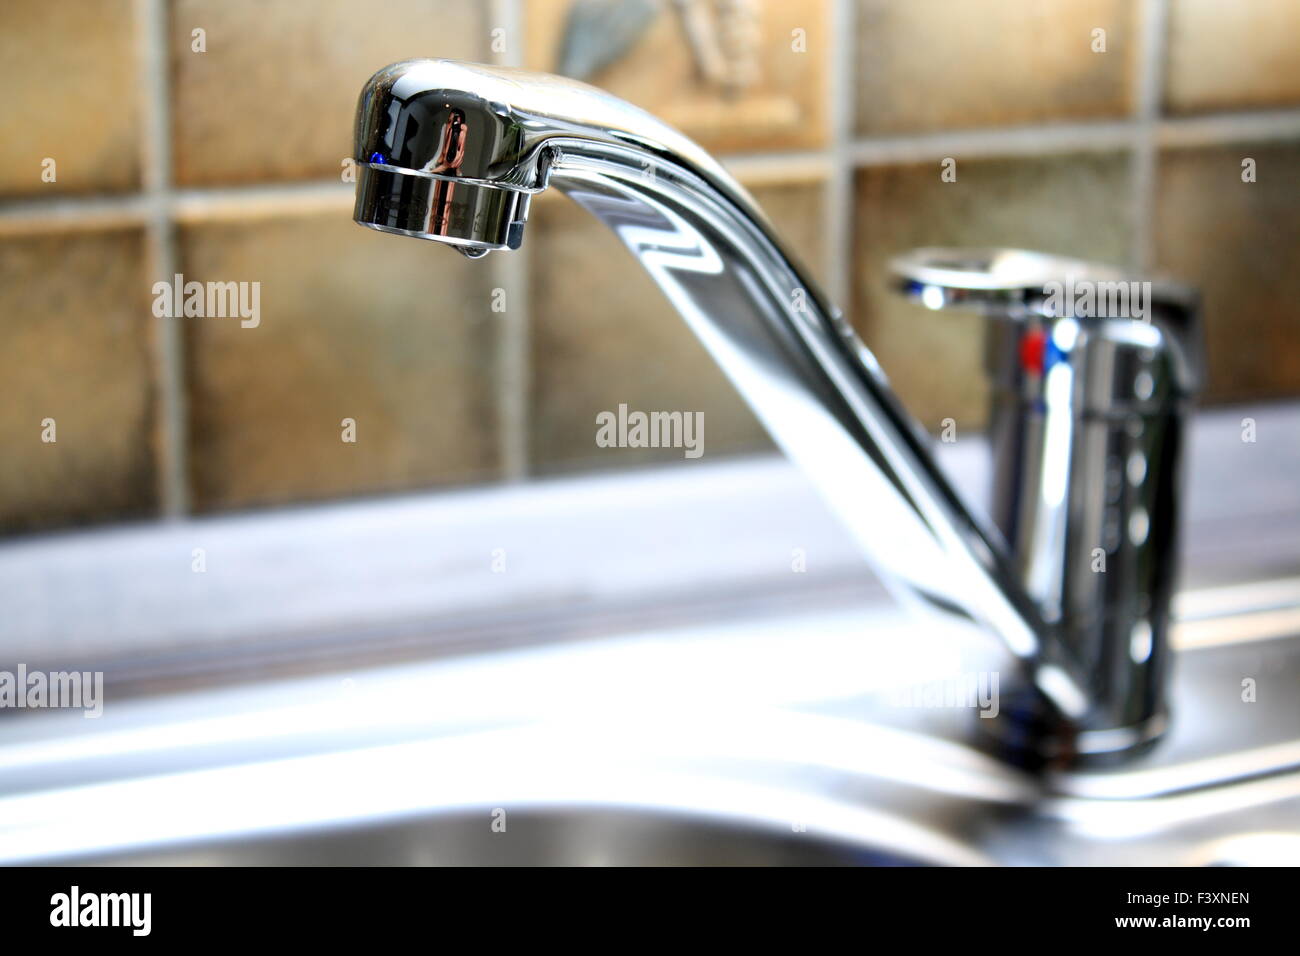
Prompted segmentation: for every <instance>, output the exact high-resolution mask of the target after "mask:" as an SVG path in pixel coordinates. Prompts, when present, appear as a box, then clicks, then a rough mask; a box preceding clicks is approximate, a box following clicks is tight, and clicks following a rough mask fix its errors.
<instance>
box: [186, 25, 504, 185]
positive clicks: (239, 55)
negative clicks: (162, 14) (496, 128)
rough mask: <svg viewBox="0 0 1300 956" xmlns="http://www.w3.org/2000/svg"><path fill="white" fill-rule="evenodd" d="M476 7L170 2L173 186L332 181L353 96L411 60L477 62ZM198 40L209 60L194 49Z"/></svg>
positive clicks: (347, 144)
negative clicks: (199, 34) (199, 37)
mask: <svg viewBox="0 0 1300 956" xmlns="http://www.w3.org/2000/svg"><path fill="white" fill-rule="evenodd" d="M481 6H482V5H481V4H478V3H474V2H473V0H385V2H384V3H382V4H366V3H357V2H355V0H316V2H311V3H303V2H297V3H270V4H268V3H262V2H259V0H176V2H175V3H174V4H173V5H172V16H171V29H170V37H171V62H172V73H173V76H174V87H175V90H174V97H173V100H174V102H173V123H174V125H175V139H176V148H175V160H176V179H177V181H178V182H179V183H181V184H184V185H198V184H212V183H240V182H247V181H258V180H285V179H300V178H325V177H331V176H337V175H339V173H340V170H341V163H342V161H343V159H344V158H345V157H349V156H351V155H352V126H353V122H354V118H355V113H356V105H357V95H358V94H359V93H360V92H361V87H362V85H363V84H364V83H365V81H366V80H367V79H369V77H370V75H371V74H372V73H374V72H375V71H376V70H378V69H380V68H382V67H385V66H387V65H388V64H390V63H393V62H395V61H397V60H403V59H408V58H411V57H422V56H427V57H438V56H443V57H454V58H457V59H466V60H475V59H482V58H483V57H484V56H485V55H486V52H485V50H486V42H487V34H486V30H485V27H484V25H483V24H482V22H481V19H480V16H479V10H480V7H481ZM196 29H201V30H203V31H205V32H204V35H203V42H204V44H205V46H206V52H203V53H196V52H194V51H193V49H192V47H193V45H194V41H193V39H192V38H193V31H194V30H196Z"/></svg>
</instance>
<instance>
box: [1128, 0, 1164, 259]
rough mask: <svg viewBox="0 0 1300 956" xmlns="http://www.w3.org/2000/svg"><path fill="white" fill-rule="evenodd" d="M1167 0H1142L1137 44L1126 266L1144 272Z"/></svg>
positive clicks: (1151, 248)
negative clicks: (1135, 104)
mask: <svg viewBox="0 0 1300 956" xmlns="http://www.w3.org/2000/svg"><path fill="white" fill-rule="evenodd" d="M1168 16H1169V8H1168V3H1167V0H1142V3H1141V6H1140V7H1139V12H1138V17H1139V20H1140V23H1141V27H1140V39H1139V47H1138V53H1137V56H1138V79H1137V135H1136V137H1135V138H1134V141H1133V152H1132V155H1131V156H1130V177H1131V182H1130V183H1129V188H1130V190H1131V193H1130V196H1131V202H1130V220H1129V228H1130V238H1129V266H1130V268H1132V269H1133V270H1134V271H1136V272H1139V273H1143V272H1146V271H1147V270H1149V269H1150V268H1151V267H1152V265H1153V264H1154V261H1155V221H1154V219H1155V206H1156V189H1157V187H1158V183H1157V176H1158V171H1157V166H1158V163H1157V150H1156V130H1157V126H1158V124H1159V121H1160V105H1161V100H1162V99H1163V98H1164V71H1165V30H1166V28H1167V25H1168Z"/></svg>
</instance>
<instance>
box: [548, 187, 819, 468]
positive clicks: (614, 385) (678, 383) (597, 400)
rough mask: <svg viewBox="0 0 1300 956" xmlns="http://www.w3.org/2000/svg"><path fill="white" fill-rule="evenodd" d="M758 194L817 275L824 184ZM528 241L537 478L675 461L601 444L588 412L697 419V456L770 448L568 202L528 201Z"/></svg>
mask: <svg viewBox="0 0 1300 956" xmlns="http://www.w3.org/2000/svg"><path fill="white" fill-rule="evenodd" d="M754 194H755V198H756V199H757V200H758V202H759V203H760V205H762V207H763V208H764V210H765V211H766V212H767V213H768V214H769V216H771V217H772V219H773V220H774V221H776V222H779V223H780V224H781V226H780V231H781V234H782V236H783V237H785V238H786V239H787V240H788V241H789V242H790V244H791V245H792V246H793V247H794V248H798V249H800V250H802V251H804V252H805V253H806V255H805V258H806V259H807V261H808V262H809V264H810V267H811V268H812V269H813V271H814V274H815V273H816V272H817V266H818V265H819V263H820V261H821V255H822V251H821V249H822V229H821V225H820V216H821V208H822V206H821V187H820V186H819V185H818V184H816V183H810V184H792V185H783V186H766V187H763V188H761V189H755V190H754ZM528 228H529V235H528V238H527V239H526V241H525V247H526V248H527V247H530V246H531V262H532V267H531V278H530V283H531V301H532V304H533V312H532V320H533V327H532V330H531V345H532V394H531V400H530V403H529V414H530V416H531V455H532V459H533V463H534V467H535V468H536V469H537V470H539V471H543V472H545V471H554V470H571V469H578V468H588V467H590V468H603V467H620V466H624V465H632V464H641V463H644V462H647V461H677V462H682V463H683V464H684V465H689V464H691V463H692V462H691V461H688V460H686V459H685V456H684V450H683V449H680V448H669V449H628V448H600V447H597V445H596V440H595V439H596V416H597V415H598V414H599V413H600V412H603V411H611V412H617V410H618V406H619V405H620V404H625V405H626V406H627V407H628V409H629V411H643V412H652V411H669V412H671V411H682V412H700V413H702V414H703V416H704V441H703V456H702V457H701V458H699V459H695V460H709V459H711V458H713V457H715V456H718V455H724V454H729V453H735V452H742V451H751V450H755V449H766V448H770V447H771V444H770V442H769V440H768V438H767V436H766V433H765V432H764V431H763V428H762V426H761V425H760V424H759V423H758V421H757V420H756V419H755V418H754V415H753V413H752V412H750V411H749V408H748V406H746V405H745V404H744V402H743V400H742V399H741V398H740V397H739V396H738V395H737V394H736V391H735V389H734V388H733V387H732V386H731V383H730V382H728V381H727V379H726V378H725V376H724V375H723V374H722V372H721V371H720V370H719V369H718V367H717V366H716V364H715V363H714V362H713V360H712V359H711V358H710V357H709V355H708V354H707V353H706V352H705V351H704V348H703V346H702V345H700V344H699V342H698V340H697V339H696V338H695V336H694V335H693V334H692V333H691V331H690V330H689V329H688V328H687V327H686V325H685V323H684V322H683V321H682V320H681V319H680V318H679V317H678V315H677V314H676V312H674V311H673V309H672V307H671V306H670V305H669V304H668V301H667V300H666V299H665V298H664V296H663V294H662V293H661V292H660V291H659V290H658V288H657V287H656V286H655V285H654V283H653V282H652V281H651V280H650V278H649V277H648V276H646V274H645V272H644V271H643V270H642V269H641V267H640V266H639V265H638V264H637V263H636V262H635V261H634V260H633V259H632V257H631V255H630V254H629V253H628V252H627V251H626V250H625V249H624V248H623V247H622V245H620V244H619V243H618V241H617V240H616V239H615V238H614V237H613V236H612V235H610V233H609V231H608V230H607V229H606V228H605V227H604V226H603V225H601V224H600V223H598V222H596V220H595V219H593V218H592V217H591V216H590V215H589V214H588V213H587V212H585V211H584V210H582V209H580V208H579V207H577V206H575V205H574V204H573V203H571V202H568V201H567V200H563V201H562V200H559V199H556V200H547V201H542V202H539V203H537V204H536V206H535V211H534V214H533V220H532V221H531V222H530V223H529V226H528Z"/></svg>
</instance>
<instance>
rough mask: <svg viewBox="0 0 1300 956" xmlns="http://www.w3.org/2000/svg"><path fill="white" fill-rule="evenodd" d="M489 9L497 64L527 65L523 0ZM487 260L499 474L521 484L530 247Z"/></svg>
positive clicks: (503, 0) (495, 2) (504, 0)
mask: <svg viewBox="0 0 1300 956" xmlns="http://www.w3.org/2000/svg"><path fill="white" fill-rule="evenodd" d="M486 10H487V16H488V18H489V20H490V22H488V23H486V24H485V25H484V26H485V32H486V33H487V34H488V42H489V43H491V40H492V37H491V31H492V30H493V29H494V28H497V27H500V28H501V29H502V30H503V31H504V34H503V37H504V40H505V49H504V50H501V51H500V52H497V51H493V52H492V60H493V62H494V63H497V64H498V65H500V66H523V61H524V51H523V43H524V13H523V5H522V2H521V0H491V3H489V4H488V5H487V7H486ZM488 261H489V268H490V271H491V281H492V284H493V286H494V287H496V288H499V289H502V290H504V293H505V296H506V302H505V311H504V312H501V313H489V316H488V318H489V319H490V320H492V321H493V322H495V323H498V324H497V325H496V329H497V336H496V356H495V375H494V378H495V381H496V403H497V441H498V455H499V457H500V460H501V464H500V469H501V475H502V477H503V478H504V479H505V480H506V481H522V480H523V479H525V478H527V477H528V472H529V456H528V426H529V414H528V412H529V408H528V395H529V387H530V371H531V370H530V367H529V331H530V327H531V316H530V311H531V310H530V305H531V302H530V299H529V294H528V293H529V288H528V278H529V264H530V262H531V261H532V252H531V246H530V245H529V243H528V242H527V240H526V238H525V242H524V244H523V246H522V247H521V248H520V249H517V250H515V251H514V252H499V253H493V254H492V255H491V257H490V258H489V260H488ZM489 308H490V306H489Z"/></svg>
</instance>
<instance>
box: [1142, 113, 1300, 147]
mask: <svg viewBox="0 0 1300 956" xmlns="http://www.w3.org/2000/svg"><path fill="white" fill-rule="evenodd" d="M1156 138H1157V140H1158V142H1159V144H1160V145H1161V146H1177V147H1183V146H1226V145H1230V144H1234V143H1247V142H1256V141H1259V142H1267V141H1269V140H1284V139H1296V138H1300V110H1268V111H1260V112H1250V113H1210V114H1207V115H1204V116H1180V117H1178V118H1176V119H1171V118H1164V119H1162V120H1161V121H1160V122H1159V124H1157V126H1156Z"/></svg>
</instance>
